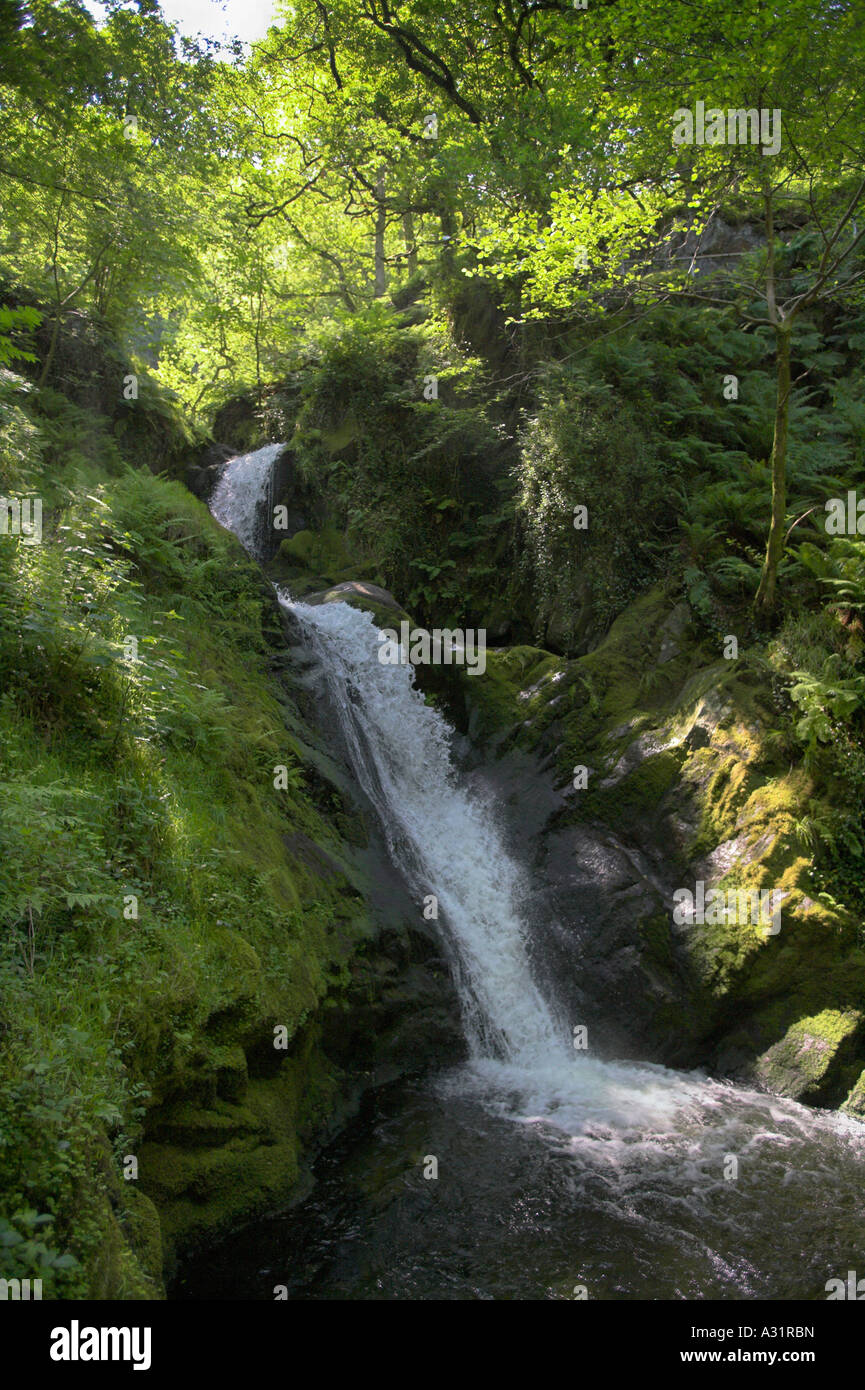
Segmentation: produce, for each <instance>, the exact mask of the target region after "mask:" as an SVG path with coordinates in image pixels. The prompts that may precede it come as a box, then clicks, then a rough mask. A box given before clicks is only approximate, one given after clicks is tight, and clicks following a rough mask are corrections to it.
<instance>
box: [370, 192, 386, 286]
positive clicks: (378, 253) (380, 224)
mask: <svg viewBox="0 0 865 1390" xmlns="http://www.w3.org/2000/svg"><path fill="white" fill-rule="evenodd" d="M375 198H376V206H377V212H376V216H375V289H374V291H373V295H374V297H375V298H376V299H381V297H382V295H383V294H385V293H386V291H387V270H386V269H385V263H384V232H385V225H386V223H387V212H386V209H385V205H384V174H383V173H380V174H379V176H378V180H377V182H376V186H375Z"/></svg>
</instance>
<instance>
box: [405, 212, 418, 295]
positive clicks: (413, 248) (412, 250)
mask: <svg viewBox="0 0 865 1390" xmlns="http://www.w3.org/2000/svg"><path fill="white" fill-rule="evenodd" d="M402 234H403V236H404V237H405V254H406V262H407V265H408V275H409V279H411V278H412V276H413V275H417V272H418V255H417V242H416V241H415V236H414V218H413V217H412V215H411V213H410V212H404V213H403V215H402Z"/></svg>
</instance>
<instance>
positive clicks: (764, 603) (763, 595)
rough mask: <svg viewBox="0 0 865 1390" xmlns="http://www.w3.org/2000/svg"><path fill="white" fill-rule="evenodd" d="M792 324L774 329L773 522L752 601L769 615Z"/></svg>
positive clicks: (778, 549) (779, 540) (783, 494)
mask: <svg viewBox="0 0 865 1390" xmlns="http://www.w3.org/2000/svg"><path fill="white" fill-rule="evenodd" d="M791 330H792V323H791V322H790V320H786V321H785V322H783V323H780V324H778V325H777V326H776V328H775V340H776V344H777V346H776V357H777V364H778V386H777V397H776V400H775V433H774V435H773V438H772V519H771V522H770V524H769V539H768V541H767V543H766V556H765V559H764V560H763V570H762V573H761V575H760V587H759V588H758V590H757V596H756V598H755V600H754V604H755V607H756V609H757V611H758V613H761V614H763V615H768V614H769V613H771V612H772V610H773V608H774V607H775V580H776V578H777V574H778V566H779V564H780V562H781V555H782V553H783V550H784V524H785V520H786V516H787V426H788V421H789V417H790V336H791Z"/></svg>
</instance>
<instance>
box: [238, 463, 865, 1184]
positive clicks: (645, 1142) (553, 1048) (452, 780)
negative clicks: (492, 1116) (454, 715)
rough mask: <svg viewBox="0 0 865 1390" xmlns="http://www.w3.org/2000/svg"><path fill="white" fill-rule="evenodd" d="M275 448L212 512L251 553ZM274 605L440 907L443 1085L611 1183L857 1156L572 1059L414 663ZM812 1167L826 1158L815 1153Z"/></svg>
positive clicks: (657, 1083) (496, 846) (367, 626)
mask: <svg viewBox="0 0 865 1390" xmlns="http://www.w3.org/2000/svg"><path fill="white" fill-rule="evenodd" d="M281 447H282V446H280V445H270V446H268V447H267V449H262V450H258V451H257V452H256V453H255V454H251V455H244V456H242V457H241V458H238V459H235V460H232V462H231V463H229V465H228V466H227V468H226V472H225V475H224V476H223V478H222V480H221V482H220V484H219V487H218V488H217V490H216V493H215V494H214V501H213V503H212V504H211V505H212V509H213V511H214V514H215V515H216V516H217V517H218V519H219V520H220V521H222V522H223V524H224V525H226V526H228V527H229V528H230V529H231V530H233V531H235V533H236V534H237V535H238V536H239V537H240V538H241V539H242V540H244V544H247V548H249V549H250V550H251V551H252V553H255V551H256V545H257V543H258V542H257V539H256V530H255V516H256V514H257V510H258V509H259V508H260V505H261V499H262V497H264V496H265V495H266V494H267V489H268V487H269V470H270V468H271V466H272V463H273V461H274V459H275V458H276V456H277V454H278V453H279V450H280V448H281ZM244 538H246V539H244ZM280 601H281V602H282V603H283V604H284V605H285V606H286V607H288V608H291V609H292V610H293V611H294V613H295V614H296V616H297V617H298V619H299V620H300V622H301V624H302V627H303V629H304V631H305V633H306V635H307V639H308V645H309V649H310V651H311V653H312V654H313V655H314V657H315V658H316V660H315V664H314V675H313V678H314V679H317V680H319V681H320V682H321V683H322V685H323V686H324V687H325V689H326V692H327V697H328V699H329V702H330V704H331V706H332V708H333V710H334V711H335V714H336V717H337V719H338V722H339V727H340V731H341V735H342V738H343V742H344V745H345V749H346V752H347V754H348V757H349V759H350V761H351V763H352V766H353V770H354V773H355V775H356V777H357V779H358V782H359V783H360V785H361V786H362V787H363V788H364V791H365V792H366V793H367V795H368V796H369V797H370V799H371V801H372V803H373V805H374V806H375V808H376V811H377V813H378V816H379V818H380V820H381V824H382V826H383V829H384V832H385V834H386V836H387V838H388V841H389V844H390V848H391V852H392V855H393V858H394V860H395V862H396V863H397V864H398V866H399V868H400V869H401V871H402V872H403V874H404V875H405V876H406V878H407V879H408V881H409V882H410V883H411V884H412V885H413V886H414V888H415V890H416V892H417V895H418V911H419V912H420V909H421V901H422V897H423V896H425V895H427V894H434V895H435V896H436V897H437V899H438V904H439V909H440V913H441V920H442V925H443V927H444V929H445V930H446V931H447V933H448V938H449V942H450V945H451V948H452V952H451V953H452V957H453V960H454V973H455V979H456V985H457V989H458V992H459V996H460V1000H461V1004H462V1009H463V1017H464V1021H465V1029H466V1034H467V1038H468V1041H469V1045H470V1050H471V1055H472V1059H471V1062H470V1064H469V1066H468V1067H467V1068H466V1069H464V1071H463V1072H462V1073H461V1074H460V1076H459V1077H456V1078H453V1077H452V1078H450V1079H449V1080H448V1081H447V1082H446V1083H445V1084H446V1085H451V1086H454V1087H456V1088H458V1089H460V1090H461V1092H462V1094H466V1093H472V1094H474V1095H475V1096H476V1097H477V1098H479V1099H480V1100H481V1101H482V1103H483V1104H484V1105H485V1106H487V1107H489V1108H491V1109H493V1110H496V1111H498V1112H499V1113H501V1114H507V1115H508V1116H509V1117H510V1118H513V1119H522V1120H525V1121H542V1122H545V1123H546V1124H547V1125H548V1126H551V1127H554V1128H555V1130H556V1131H558V1132H559V1133H560V1134H564V1135H565V1136H567V1137H568V1139H569V1141H570V1142H572V1143H573V1144H580V1145H582V1146H583V1147H584V1148H585V1146H587V1145H588V1146H593V1145H597V1144H598V1142H602V1144H603V1149H604V1154H605V1161H606V1162H610V1161H612V1162H614V1163H615V1164H616V1165H617V1181H620V1180H623V1175H624V1174H625V1173H626V1171H627V1169H628V1165H631V1166H633V1163H634V1161H635V1157H636V1155H637V1153H638V1154H639V1157H638V1159H637V1162H638V1166H639V1171H643V1170H645V1169H652V1170H653V1171H654V1169H655V1167H657V1165H658V1164H661V1165H664V1166H665V1170H666V1169H667V1168H668V1167H669V1160H670V1156H671V1146H676V1147H677V1149H678V1152H679V1156H680V1157H679V1161H680V1162H681V1163H682V1164H683V1165H684V1167H683V1169H682V1172H683V1174H684V1176H685V1185H686V1187H687V1186H688V1184H690V1181H691V1178H690V1177H689V1174H692V1173H693V1174H694V1175H696V1177H697V1178H699V1179H700V1181H702V1176H701V1175H702V1172H703V1166H704V1165H705V1164H710V1165H711V1166H712V1168H713V1170H714V1169H715V1168H716V1167H718V1166H719V1165H720V1164H721V1161H722V1159H723V1156H724V1155H725V1154H727V1153H728V1152H729V1151H733V1152H738V1153H742V1152H744V1151H746V1150H753V1151H754V1152H757V1151H762V1150H763V1149H765V1148H766V1147H767V1146H769V1147H772V1148H773V1149H774V1150H776V1151H777V1152H778V1153H779V1155H780V1159H779V1160H776V1161H781V1162H782V1164H783V1155H784V1152H785V1149H786V1146H788V1145H792V1144H799V1143H804V1142H805V1141H806V1140H807V1141H808V1142H810V1141H811V1140H812V1139H813V1140H816V1139H817V1138H818V1137H819V1136H820V1135H821V1134H822V1135H823V1136H824V1139H825V1142H826V1144H827V1145H829V1144H832V1145H834V1144H837V1143H843V1144H844V1145H845V1146H846V1145H850V1146H852V1148H853V1149H855V1150H856V1152H857V1153H861V1152H862V1150H863V1145H865V1129H863V1127H862V1126H861V1125H859V1124H857V1123H856V1122H855V1121H852V1120H848V1119H847V1118H846V1117H844V1116H840V1115H827V1114H823V1115H819V1114H815V1113H814V1112H813V1111H810V1110H808V1109H807V1108H806V1107H804V1106H801V1105H797V1104H796V1103H795V1102H792V1101H786V1100H780V1099H777V1098H775V1097H769V1096H765V1095H762V1094H760V1093H757V1092H753V1091H747V1090H744V1089H742V1088H740V1087H735V1086H731V1085H728V1084H722V1083H718V1082H714V1081H711V1080H709V1079H708V1078H706V1077H705V1076H702V1075H700V1074H698V1073H690V1074H683V1073H678V1072H673V1071H670V1070H668V1069H667V1068H665V1067H661V1066H655V1065H652V1064H635V1063H634V1064H632V1063H617V1062H604V1061H601V1060H598V1059H594V1058H592V1057H590V1056H586V1055H585V1054H583V1053H577V1052H575V1051H574V1049H573V1048H572V1047H571V1046H570V1036H569V1027H568V1023H567V1022H566V1021H564V1020H560V1019H557V1018H556V1016H555V1011H554V1009H553V1008H552V1007H551V1006H550V1004H549V1003H548V1002H547V1001H546V1000H545V999H544V997H543V995H542V994H541V992H540V990H539V989H538V987H537V985H536V983H535V981H534V979H533V977H532V972H531V968H530V962H529V956H528V950H527V946H528V933H527V927H526V923H525V922H524V921H523V920H522V918H521V915H520V912H519V908H518V900H519V896H520V894H519V883H520V874H519V870H518V868H517V866H516V865H515V863H514V861H513V859H512V857H511V856H510V854H509V853H508V851H507V849H506V847H505V844H504V840H503V837H502V835H501V833H500V831H499V829H498V826H497V822H496V815H495V808H494V807H493V806H490V805H488V804H484V803H483V802H482V801H481V800H479V799H478V798H476V797H474V796H472V795H471V794H470V793H469V792H468V791H467V790H466V789H465V788H464V787H462V786H461V785H460V782H459V779H458V777H457V775H456V773H455V771H454V768H453V765H452V761H451V756H450V730H449V729H448V726H447V724H446V723H445V721H444V720H443V719H442V717H441V716H440V715H439V714H438V713H437V712H436V711H435V710H433V709H431V708H430V707H428V706H427V705H426V703H425V701H424V699H423V696H422V695H421V693H420V691H418V690H417V689H416V688H415V686H414V684H413V671H412V668H411V667H410V666H392V665H389V664H383V663H382V662H380V661H379V659H378V652H379V648H380V644H379V642H378V636H377V628H376V625H375V623H374V621H373V619H372V616H371V615H370V614H369V613H365V612H360V611H358V610H356V609H354V608H352V607H350V606H349V605H347V604H343V603H330V604H324V605H321V606H315V607H313V606H310V605H305V604H303V603H302V602H301V603H298V602H294V601H293V600H292V599H291V597H290V596H289V595H287V594H285V593H283V594H281V595H280ZM479 679H482V678H480V677H479ZM612 1139H615V1140H616V1141H617V1142H615V1143H613V1142H611V1140H612ZM622 1146H624V1147H622ZM626 1153H627V1154H628V1158H627V1160H626V1159H625V1158H624V1156H623V1155H624V1154H626ZM807 1161H808V1163H816V1164H817V1165H818V1166H820V1165H824V1166H825V1165H826V1163H827V1162H830V1161H829V1160H826V1159H825V1158H824V1157H822V1156H821V1157H818V1158H816V1159H815V1158H814V1157H813V1156H809V1158H808V1160H807ZM830 1166H831V1163H830ZM626 1185H627V1184H626Z"/></svg>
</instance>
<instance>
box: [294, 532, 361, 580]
mask: <svg viewBox="0 0 865 1390" xmlns="http://www.w3.org/2000/svg"><path fill="white" fill-rule="evenodd" d="M279 558H280V559H281V560H283V561H288V562H290V563H292V564H295V565H298V566H300V567H302V568H303V569H306V570H309V571H310V572H311V573H313V574H315V575H320V576H321V578H322V579H325V580H327V581H328V583H331V584H339V583H341V582H342V581H343V580H346V579H353V578H355V577H356V575H355V570H356V567H357V563H358V557H357V556H356V555H354V554H353V553H352V551H351V550H350V549H349V546H348V544H347V542H346V539H345V536H344V535H343V534H342V533H341V532H340V531H337V530H336V529H335V528H334V527H332V526H325V527H323V528H322V529H321V530H319V531H312V530H305V531H297V532H296V533H295V534H294V535H293V536H291V537H290V538H289V539H287V540H284V541H283V542H282V543H281V545H280V547H279Z"/></svg>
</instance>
